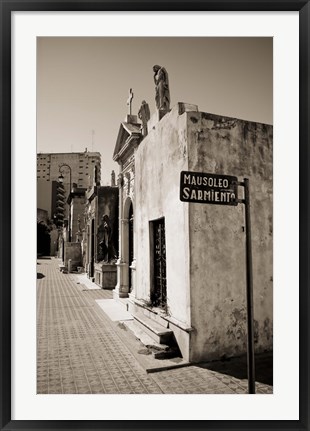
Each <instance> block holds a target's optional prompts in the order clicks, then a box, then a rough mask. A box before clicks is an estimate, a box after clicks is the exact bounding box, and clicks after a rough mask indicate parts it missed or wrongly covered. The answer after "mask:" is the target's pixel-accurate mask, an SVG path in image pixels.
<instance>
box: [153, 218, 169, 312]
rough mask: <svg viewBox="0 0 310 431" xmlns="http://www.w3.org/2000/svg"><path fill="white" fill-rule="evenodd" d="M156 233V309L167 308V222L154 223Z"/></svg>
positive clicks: (154, 299)
mask: <svg viewBox="0 0 310 431" xmlns="http://www.w3.org/2000/svg"><path fill="white" fill-rule="evenodd" d="M153 232H154V289H153V292H152V304H153V306H155V307H162V308H166V305H167V279H166V241H165V220H164V219H160V220H156V221H154V222H153Z"/></svg>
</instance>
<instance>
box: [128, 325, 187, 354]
mask: <svg viewBox="0 0 310 431" xmlns="http://www.w3.org/2000/svg"><path fill="white" fill-rule="evenodd" d="M122 323H123V324H124V325H125V326H126V327H127V328H128V329H129V330H130V331H131V332H132V333H133V334H134V336H135V337H136V338H138V339H139V340H140V341H141V343H142V344H144V346H145V347H146V349H147V351H148V352H149V353H148V354H152V356H153V358H155V359H172V358H180V357H182V355H181V352H180V350H179V348H178V346H168V345H167V344H159V343H156V341H155V340H154V339H153V338H151V337H150V336H149V335H148V334H147V333H146V331H145V328H144V329H141V328H140V326H139V324H138V322H137V321H136V320H126V321H124V322H122Z"/></svg>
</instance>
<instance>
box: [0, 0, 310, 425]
mask: <svg viewBox="0 0 310 431" xmlns="http://www.w3.org/2000/svg"><path fill="white" fill-rule="evenodd" d="M15 11H44V12H47V11H60V12H61V11H266V12H271V11H298V12H299V26H300V27H299V36H300V42H299V77H300V90H299V96H300V102H299V108H300V111H299V113H300V117H299V132H300V135H299V136H300V138H299V152H300V156H299V166H300V177H299V180H300V191H299V197H300V206H299V214H300V219H299V222H300V225H299V241H300V242H299V251H300V260H299V271H300V272H299V274H300V290H299V294H300V299H299V307H300V308H299V316H300V318H299V324H300V338H299V343H300V352H299V358H300V364H299V366H300V376H299V388H300V389H299V420H296V421H285V420H272V421H267V420H262V421H257V420H255V421H240V420H238V421H213V420H211V421H178V420H173V421H169V422H167V421H138V420H137V421H97V420H94V421H85V420H83V421H76V420H71V421H67V420H66V421H60V420H50V421H47V420H45V421H35V420H33V421H32V420H25V421H23V420H21V421H15V420H11V396H12V393H11V359H12V358H11V317H12V316H11V251H12V250H11V215H12V213H11V13H12V12H15ZM0 13H1V17H0V19H1V24H0V27H1V95H2V97H1V126H0V129H1V145H0V163H1V170H0V172H1V181H0V193H1V194H0V196H1V199H0V220H1V222H0V239H1V244H0V245H1V248H0V277H1V286H0V307H1V320H0V322H1V323H0V325H1V331H0V354H1V358H0V361H1V368H0V383H1V385H0V424H1V430H35V429H40V430H47V429H57V430H62V429H75V430H82V429H83V430H86V429H89V430H93V429H103V430H106V431H108V430H112V429H113V430H115V429H118V430H140V429H141V430H144V429H148V430H157V429H160V430H162V431H164V430H168V429H169V430H179V429H188V430H192V429H208V430H221V429H223V430H224V429H225V430H226V429H230V430H241V429H246V430H250V429H255V430H265V431H267V430H271V429H281V430H282V429H292V430H293V429H298V430H308V429H310V427H309V406H310V402H309V311H308V310H309V308H310V304H309V293H308V286H309V271H308V265H309V210H308V209H309V162H310V160H309V149H308V146H309V124H310V121H309V120H310V119H309V50H310V46H309V22H310V19H309V18H310V6H309V1H303V0H270V1H268V0H267V1H266V0H238V1H234V0H232V1H230V0H211V1H209V0H201V1H197V0H195V1H191V2H190V1H188V0H186V1H184V0H178V1H173V0H172V1H171V0H170V1H162V0H158V1H156V2H155V1H153V0H151V1H146V0H128V1H126V0H123V1H118V0H114V1H111V0H107V1H105V0H97V1H84V0H81V1H79V0H75V1H58V0H56V1H46V0H32V1H29V0H25V1H24V0H19V1H14V0H11V1H10V0H0ZM288 246H289V245H288ZM288 354H289V352H288ZM288 372H289V370H288Z"/></svg>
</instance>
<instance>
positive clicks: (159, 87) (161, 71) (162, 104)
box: [153, 64, 170, 111]
mask: <svg viewBox="0 0 310 431" xmlns="http://www.w3.org/2000/svg"><path fill="white" fill-rule="evenodd" d="M153 71H154V82H155V102H156V108H157V109H158V110H160V111H169V108H170V92H169V80H168V73H167V71H166V69H165V68H164V67H161V66H158V65H157V64H156V65H155V66H153Z"/></svg>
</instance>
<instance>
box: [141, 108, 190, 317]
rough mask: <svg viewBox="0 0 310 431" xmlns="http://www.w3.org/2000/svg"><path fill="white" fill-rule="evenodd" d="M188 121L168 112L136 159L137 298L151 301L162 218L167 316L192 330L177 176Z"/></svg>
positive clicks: (184, 216)
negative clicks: (156, 229) (154, 238)
mask: <svg viewBox="0 0 310 431" xmlns="http://www.w3.org/2000/svg"><path fill="white" fill-rule="evenodd" d="M185 126H186V116H185V115H183V116H179V114H178V109H174V110H172V111H171V112H170V113H169V114H166V115H165V117H164V118H163V119H162V120H161V121H160V122H159V123H157V124H155V125H154V127H153V128H151V129H150V130H149V134H148V135H147V137H146V138H145V139H144V140H143V141H142V142H141V144H140V145H139V148H138V149H137V151H136V154H135V199H136V202H135V233H136V237H135V241H136V259H137V271H136V297H137V298H138V299H141V300H145V301H149V299H150V289H151V288H152V280H151V250H150V226H149V223H150V221H152V220H156V219H159V218H161V217H165V229H166V261H167V298H168V299H167V304H168V314H170V315H172V316H173V317H174V318H175V319H176V320H177V321H179V322H182V323H183V324H185V325H190V307H189V304H190V292H189V244H188V237H189V231H188V226H189V224H188V210H187V208H186V205H184V204H183V203H182V202H181V201H180V199H179V187H180V185H179V182H180V171H181V170H186V169H187V167H188V165H187V163H188V157H187V142H186V138H187V136H186V133H185V130H186V128H185Z"/></svg>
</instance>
